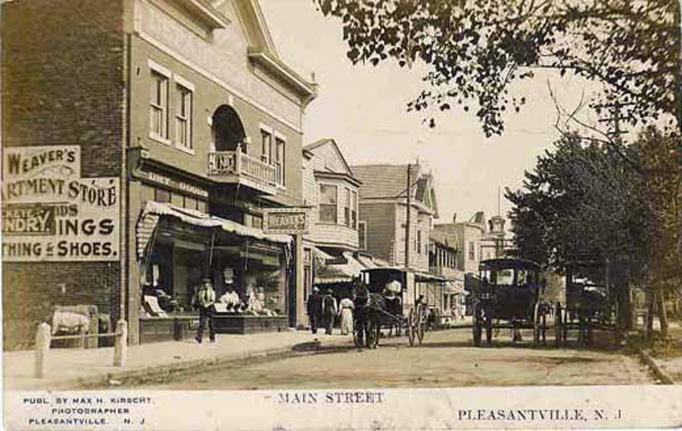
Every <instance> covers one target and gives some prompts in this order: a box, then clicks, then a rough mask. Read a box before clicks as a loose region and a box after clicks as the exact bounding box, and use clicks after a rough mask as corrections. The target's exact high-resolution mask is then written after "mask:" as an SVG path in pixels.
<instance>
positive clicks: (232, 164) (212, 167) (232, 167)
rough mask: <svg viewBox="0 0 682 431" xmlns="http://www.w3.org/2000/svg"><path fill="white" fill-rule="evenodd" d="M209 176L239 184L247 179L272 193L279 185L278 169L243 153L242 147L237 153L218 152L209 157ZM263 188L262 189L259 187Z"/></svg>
mask: <svg viewBox="0 0 682 431" xmlns="http://www.w3.org/2000/svg"><path fill="white" fill-rule="evenodd" d="M208 175H209V176H213V177H226V178H227V179H229V180H235V182H239V181H240V180H241V179H245V180H247V181H250V182H252V183H256V185H258V186H263V187H266V188H267V190H264V191H270V189H271V188H275V187H276V186H277V184H278V181H277V179H278V178H279V176H278V172H277V167H276V166H273V165H270V164H268V163H266V162H263V161H261V160H258V159H257V158H255V157H251V156H249V155H248V154H246V153H244V152H242V150H241V145H238V146H237V149H236V150H235V151H216V152H213V153H209V155H208ZM259 188H261V187H259Z"/></svg>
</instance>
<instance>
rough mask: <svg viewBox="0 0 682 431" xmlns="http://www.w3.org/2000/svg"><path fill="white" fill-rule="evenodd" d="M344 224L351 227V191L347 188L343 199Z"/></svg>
mask: <svg viewBox="0 0 682 431" xmlns="http://www.w3.org/2000/svg"><path fill="white" fill-rule="evenodd" d="M343 224H344V225H346V226H348V227H350V189H349V188H348V187H346V188H345V196H344V199H343Z"/></svg>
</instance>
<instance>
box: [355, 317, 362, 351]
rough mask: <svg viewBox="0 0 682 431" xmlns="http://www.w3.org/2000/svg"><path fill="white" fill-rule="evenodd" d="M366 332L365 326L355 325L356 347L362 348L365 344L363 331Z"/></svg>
mask: <svg viewBox="0 0 682 431" xmlns="http://www.w3.org/2000/svg"><path fill="white" fill-rule="evenodd" d="M363 330H364V328H363V325H361V324H359V323H358V324H355V325H353V343H354V344H355V347H357V348H361V347H362V344H363V342H362V341H363V340H362V331H363Z"/></svg>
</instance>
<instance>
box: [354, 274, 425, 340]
mask: <svg viewBox="0 0 682 431" xmlns="http://www.w3.org/2000/svg"><path fill="white" fill-rule="evenodd" d="M354 305H355V310H354V314H353V339H354V341H355V345H356V346H358V347H368V348H376V347H377V346H378V344H379V338H380V336H381V330H382V329H385V330H387V331H389V332H388V333H389V334H390V333H395V334H396V335H400V334H401V333H402V332H403V331H404V332H405V333H406V334H407V336H408V339H409V342H410V345H411V346H412V345H414V344H416V343H418V344H421V343H422V341H423V340H424V334H425V333H426V330H427V325H428V319H429V308H428V304H427V301H426V299H425V297H424V295H420V294H418V292H417V289H416V288H415V273H413V272H411V271H407V270H403V269H400V268H385V267H384V268H372V269H365V270H363V271H362V273H361V274H360V279H359V280H358V283H357V285H356V287H355V291H354Z"/></svg>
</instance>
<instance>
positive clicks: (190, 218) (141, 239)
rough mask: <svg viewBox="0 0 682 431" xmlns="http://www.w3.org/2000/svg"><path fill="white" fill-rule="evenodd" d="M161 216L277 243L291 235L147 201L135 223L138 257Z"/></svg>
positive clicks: (289, 240)
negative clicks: (270, 232)
mask: <svg viewBox="0 0 682 431" xmlns="http://www.w3.org/2000/svg"><path fill="white" fill-rule="evenodd" d="M161 216H166V217H173V218H175V219H178V220H180V221H182V222H184V223H187V224H190V225H192V226H197V227H204V228H217V229H221V230H222V231H224V232H228V233H233V234H236V235H239V236H244V237H248V238H254V239H259V240H264V241H269V242H273V243H278V244H289V243H291V241H292V237H291V235H283V234H266V233H264V232H263V230H262V229H258V228H255V227H250V226H244V225H243V224H240V223H237V222H235V221H232V220H227V219H224V218H220V217H216V216H212V215H209V214H206V213H203V212H201V211H197V210H193V209H188V208H180V207H177V206H175V205H171V204H168V203H159V202H154V201H148V202H147V205H146V206H145V208H144V210H143V211H142V215H141V216H140V219H139V220H138V223H137V229H136V231H137V232H136V233H137V253H138V256H139V257H140V258H142V256H144V251H145V249H146V248H147V245H148V244H149V241H150V239H151V237H152V235H153V232H154V229H155V228H156V225H157V224H158V222H159V218H160V217H161Z"/></svg>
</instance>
